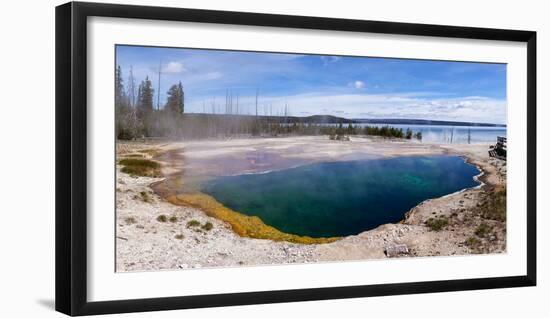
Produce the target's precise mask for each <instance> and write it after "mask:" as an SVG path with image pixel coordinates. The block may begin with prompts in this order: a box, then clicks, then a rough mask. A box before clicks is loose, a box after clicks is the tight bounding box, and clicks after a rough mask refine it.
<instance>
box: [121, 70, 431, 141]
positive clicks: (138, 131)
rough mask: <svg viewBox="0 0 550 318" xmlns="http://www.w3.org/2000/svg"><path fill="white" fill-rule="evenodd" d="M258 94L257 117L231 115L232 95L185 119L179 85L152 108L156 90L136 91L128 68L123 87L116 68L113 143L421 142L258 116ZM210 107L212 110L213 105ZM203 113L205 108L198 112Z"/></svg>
mask: <svg viewBox="0 0 550 318" xmlns="http://www.w3.org/2000/svg"><path fill="white" fill-rule="evenodd" d="M258 95H259V94H258V92H257V93H256V105H255V108H256V114H255V115H240V114H239V113H238V105H239V104H238V96H237V98H236V106H235V107H236V109H237V114H235V113H234V111H233V109H234V107H233V97H232V94H229V93H228V94H227V96H226V113H225V114H215V113H214V111H213V113H212V114H207V113H204V112H203V113H199V114H196V113H185V103H184V101H185V93H184V90H183V86H182V84H181V82H179V83H177V84H173V85H171V86H170V88H169V89H168V91H167V98H166V102H165V103H164V105H162V107H161V105H160V98H159V96H158V92H157V95H156V97H157V105H156V107H155V105H154V99H155V98H154V97H155V89H154V88H153V85H152V83H151V80H150V79H149V76H146V77H145V79H144V80H142V81H141V82H140V83H139V85H136V78H135V76H134V74H133V70H132V68H130V70H129V74H128V78H127V80H126V81H125V80H124V76H123V74H122V70H121V67H120V66H117V68H116V72H115V109H116V119H115V120H116V135H117V138H118V139H125V140H131V139H136V138H147V137H172V138H190V139H204V138H230V137H239V136H242V137H247V136H258V137H262V136H263V137H275V136H284V135H312V136H313V135H328V136H330V139H338V140H341V139H342V137H343V136H349V135H371V136H381V137H386V138H405V139H412V138H416V139H419V140H421V139H422V133H421V132H417V133H416V134H413V132H412V131H411V130H410V129H407V130H406V131H403V129H400V128H395V127H391V126H383V127H377V126H365V127H361V126H357V125H353V124H351V123H349V124H348V125H347V127H344V126H343V123H342V122H340V123H339V124H337V125H331V124H322V123H311V122H303V121H298V120H299V118H293V117H290V116H289V115H288V114H289V111H288V106H287V105H285V108H284V116H268V115H264V116H261V115H258V106H259V105H258V99H259V96H258ZM212 107H215V105H212ZM203 108H204V106H203Z"/></svg>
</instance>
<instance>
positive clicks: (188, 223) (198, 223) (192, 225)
mask: <svg viewBox="0 0 550 318" xmlns="http://www.w3.org/2000/svg"><path fill="white" fill-rule="evenodd" d="M200 225H201V222H199V221H197V220H191V221H189V222H187V227H197V226H200Z"/></svg>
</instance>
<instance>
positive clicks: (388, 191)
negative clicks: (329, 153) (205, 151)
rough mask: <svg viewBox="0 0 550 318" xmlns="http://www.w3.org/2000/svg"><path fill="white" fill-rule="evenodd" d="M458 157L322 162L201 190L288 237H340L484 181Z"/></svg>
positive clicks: (221, 179) (241, 177)
mask: <svg viewBox="0 0 550 318" xmlns="http://www.w3.org/2000/svg"><path fill="white" fill-rule="evenodd" d="M477 174H479V170H478V169H477V168H476V167H475V166H473V165H471V164H468V163H466V162H465V161H464V159H462V158H461V157H458V156H413V157H397V158H390V159H370V160H359V161H345V162H324V163H315V164H310V165H306V166H301V167H297V168H292V169H286V170H280V171H273V172H267V173H261V174H246V175H237V176H224V177H218V178H216V179H213V180H210V181H208V182H206V183H205V184H204V185H203V189H202V191H203V192H205V193H207V194H209V195H211V196H212V197H214V198H215V199H216V200H217V201H218V202H220V203H222V204H223V205H225V206H226V207H228V208H230V209H232V210H233V211H237V212H239V213H242V214H245V215H249V216H257V217H259V218H260V219H261V220H262V221H263V222H264V223H266V224H267V225H271V226H273V227H275V228H277V229H278V230H280V231H282V232H286V233H290V234H296V235H300V236H311V237H337V236H347V235H354V234H358V233H361V232H363V231H366V230H370V229H373V228H376V227H377V226H379V225H381V224H386V223H396V222H399V221H400V220H402V219H403V218H404V214H405V213H406V212H408V211H409V210H410V209H411V208H413V207H414V206H416V205H418V204H419V203H420V202H422V201H424V200H426V199H430V198H437V197H441V196H443V195H446V194H450V193H453V192H456V191H459V190H462V189H465V188H470V187H474V186H476V185H478V184H479V183H478V182H477V181H476V180H475V179H474V176H476V175H477Z"/></svg>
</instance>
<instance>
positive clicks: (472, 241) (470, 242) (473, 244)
mask: <svg viewBox="0 0 550 318" xmlns="http://www.w3.org/2000/svg"><path fill="white" fill-rule="evenodd" d="M465 243H466V245H467V246H468V247H470V248H474V249H475V248H478V247H479V246H480V245H481V241H480V240H479V239H477V238H475V237H473V236H471V237H469V238H467V239H466V242H465Z"/></svg>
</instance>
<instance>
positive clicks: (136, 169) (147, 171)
mask: <svg viewBox="0 0 550 318" xmlns="http://www.w3.org/2000/svg"><path fill="white" fill-rule="evenodd" d="M118 163H119V164H120V165H122V169H120V171H122V172H124V173H127V174H129V175H131V176H146V177H160V176H161V172H160V164H159V163H158V162H156V161H151V160H148V159H137V158H126V159H121V160H120V161H119V162H118Z"/></svg>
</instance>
